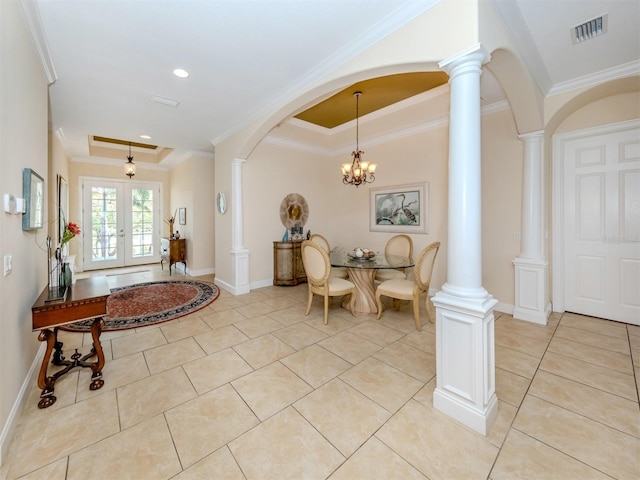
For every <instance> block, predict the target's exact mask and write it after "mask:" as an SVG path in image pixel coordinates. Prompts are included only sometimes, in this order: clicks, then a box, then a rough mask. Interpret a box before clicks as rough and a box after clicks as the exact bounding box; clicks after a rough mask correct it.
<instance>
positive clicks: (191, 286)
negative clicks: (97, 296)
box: [60, 280, 220, 332]
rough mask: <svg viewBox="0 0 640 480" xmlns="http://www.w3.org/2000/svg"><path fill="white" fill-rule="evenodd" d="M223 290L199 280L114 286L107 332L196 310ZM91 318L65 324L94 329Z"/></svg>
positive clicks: (75, 329) (71, 327)
mask: <svg viewBox="0 0 640 480" xmlns="http://www.w3.org/2000/svg"><path fill="white" fill-rule="evenodd" d="M218 295H220V290H219V289H218V287H216V286H215V285H214V284H212V283H207V282H200V281H196V280H167V281H159V282H146V283H138V284H136V285H130V286H127V287H119V288H114V289H112V290H111V295H110V296H109V298H108V299H107V316H106V317H104V318H103V320H104V327H103V328H102V331H103V332H109V331H115V330H126V329H129V328H139V327H145V326H148V325H155V324H157V323H162V322H166V321H169V320H173V319H175V318H179V317H182V316H184V315H188V314H190V313H193V312H195V311H197V310H200V309H201V308H204V307H206V306H207V305H209V304H210V303H212V302H213V301H214V300H215V299H216V298H218ZM92 323H93V319H91V320H82V321H80V322H76V323H71V324H69V325H64V326H61V327H60V329H61V330H67V331H70V332H89V331H91V324H92Z"/></svg>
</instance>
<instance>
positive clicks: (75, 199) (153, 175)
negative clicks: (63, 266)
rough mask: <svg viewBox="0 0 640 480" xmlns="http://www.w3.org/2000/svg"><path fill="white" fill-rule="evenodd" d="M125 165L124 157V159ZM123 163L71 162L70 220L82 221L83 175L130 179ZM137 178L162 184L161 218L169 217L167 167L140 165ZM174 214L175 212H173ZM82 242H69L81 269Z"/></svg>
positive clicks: (121, 179)
mask: <svg viewBox="0 0 640 480" xmlns="http://www.w3.org/2000/svg"><path fill="white" fill-rule="evenodd" d="M122 165H124V159H123V161H122ZM122 165H117V166H116V165H101V164H98V163H85V162H80V161H76V160H73V161H71V163H70V164H69V179H68V180H69V217H70V218H69V220H71V221H74V222H76V223H81V218H80V216H81V214H82V212H81V211H80V208H81V205H82V199H81V198H80V181H81V180H80V179H81V178H82V177H91V178H105V179H113V180H118V181H128V180H129V179H128V178H127V177H126V176H125V175H124V173H123V172H124V171H123V166H122ZM134 178H135V180H136V181H140V182H159V183H161V184H162V192H163V199H162V206H161V211H160V215H161V218H168V214H167V212H168V211H169V195H168V193H167V192H168V191H169V183H170V174H169V171H168V170H166V169H158V168H153V169H146V168H141V166H140V165H138V167H137V169H136V175H135V177H134ZM172 214H173V212H172ZM80 249H81V243H80V242H76V241H72V242H69V253H70V254H71V255H77V258H76V266H77V267H78V268H79V269H80V270H81V269H82V268H83V264H82V259H81V256H82V255H81V252H80Z"/></svg>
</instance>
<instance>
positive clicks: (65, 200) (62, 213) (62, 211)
mask: <svg viewBox="0 0 640 480" xmlns="http://www.w3.org/2000/svg"><path fill="white" fill-rule="evenodd" d="M68 221H69V187H68V186H67V181H66V180H65V179H64V177H63V176H62V175H58V242H59V243H62V235H64V227H65V225H66V224H67V222H68Z"/></svg>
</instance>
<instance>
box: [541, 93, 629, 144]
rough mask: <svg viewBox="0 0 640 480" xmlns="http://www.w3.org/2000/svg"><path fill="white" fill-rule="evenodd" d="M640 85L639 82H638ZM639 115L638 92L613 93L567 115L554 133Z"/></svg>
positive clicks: (581, 128)
mask: <svg viewBox="0 0 640 480" xmlns="http://www.w3.org/2000/svg"><path fill="white" fill-rule="evenodd" d="M639 86H640V84H639ZM639 117H640V93H638V92H635V93H625V94H622V95H613V96H609V97H606V98H603V99H600V100H597V101H595V102H593V103H590V104H588V105H585V106H584V107H582V108H580V109H579V110H576V111H575V112H574V113H572V114H571V115H569V116H568V117H567V118H566V119H565V120H564V121H563V122H562V123H561V124H560V125H559V126H558V128H557V129H556V131H555V132H553V133H554V134H555V133H564V132H572V131H575V130H583V129H585V128H590V127H595V126H598V125H608V124H610V123H618V122H623V121H625V120H633V119H636V118H639Z"/></svg>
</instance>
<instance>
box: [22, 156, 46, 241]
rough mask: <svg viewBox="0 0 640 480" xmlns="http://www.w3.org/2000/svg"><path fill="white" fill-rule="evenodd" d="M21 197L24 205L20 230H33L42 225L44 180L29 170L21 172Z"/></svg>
mask: <svg viewBox="0 0 640 480" xmlns="http://www.w3.org/2000/svg"><path fill="white" fill-rule="evenodd" d="M22 196H23V197H24V200H25V203H26V210H25V213H23V214H22V229H23V230H35V229H37V228H42V227H43V225H44V179H43V178H42V177H41V176H40V175H38V174H37V173H36V172H34V171H33V170H31V169H30V168H25V169H24V170H23V172H22Z"/></svg>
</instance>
